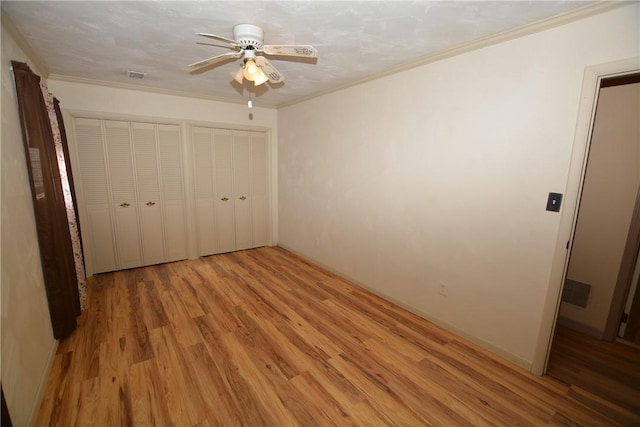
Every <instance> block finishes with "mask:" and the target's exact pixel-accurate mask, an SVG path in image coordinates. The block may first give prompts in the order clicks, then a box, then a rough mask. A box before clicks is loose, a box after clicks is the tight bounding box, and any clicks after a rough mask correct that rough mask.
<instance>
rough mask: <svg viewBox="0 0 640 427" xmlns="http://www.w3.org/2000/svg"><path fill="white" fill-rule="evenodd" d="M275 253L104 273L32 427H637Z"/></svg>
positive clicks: (624, 416)
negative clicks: (146, 426) (368, 426)
mask: <svg viewBox="0 0 640 427" xmlns="http://www.w3.org/2000/svg"><path fill="white" fill-rule="evenodd" d="M639 423H640V415H639V414H638V413H637V412H636V413H633V411H632V410H631V409H630V408H625V407H622V406H619V405H617V404H616V402H615V401H608V400H606V399H604V398H603V397H601V396H598V395H596V394H593V393H591V392H589V391H587V390H584V389H581V388H574V387H573V386H571V385H570V384H567V383H564V382H561V381H558V380H555V379H553V378H550V377H536V376H533V375H531V374H529V373H527V372H526V371H524V370H522V369H520V368H518V367H516V366H514V365H512V364H510V363H508V362H505V361H504V360H502V359H500V358H498V357H495V356H493V355H492V354H490V353H488V352H485V351H483V350H481V349H480V348H478V347H476V346H475V345H473V344H471V343H469V342H467V341H465V340H463V339H460V338H458V337H457V336H455V335H453V334H451V333H448V332H446V331H444V330H442V329H440V328H438V327H436V326H434V325H433V324H431V323H429V322H427V321H425V320H423V319H421V318H419V317H417V316H415V315H413V314H411V313H408V312H406V311H404V310H402V309H400V308H398V307H396V306H394V305H392V304H390V303H388V302H386V301H384V300H382V299H380V298H378V297H376V296H374V295H372V294H370V293H369V292H366V291H364V290H362V289H360V288H358V287H355V286H353V285H352V284H350V283H348V282H347V281H345V280H343V279H341V278H339V277H337V276H335V275H333V274H331V273H329V272H327V271H325V270H322V269H320V268H318V267H315V266H313V265H311V264H309V263H307V262H305V261H303V260H301V259H300V258H298V257H296V256H294V255H292V254H290V253H289V252H287V251H285V250H283V249H279V248H261V249H256V250H250V251H243V252H237V253H232V254H225V255H217V256H212V257H207V258H202V259H199V260H195V261H184V262H177V263H172V264H166V265H159V266H154V267H145V268H139V269H133V270H128V271H122V272H116V273H110V274H103V275H99V276H97V277H96V278H95V281H94V283H92V284H91V286H90V295H89V304H88V309H87V311H86V312H85V313H84V314H83V315H82V317H81V324H80V326H79V328H78V330H77V331H76V332H75V333H74V334H73V335H72V336H71V337H70V338H69V339H67V340H65V341H64V342H62V343H61V344H60V346H59V351H58V354H57V355H56V359H55V362H54V366H53V370H52V372H51V376H50V378H49V382H48V385H47V391H46V396H45V400H44V401H43V404H42V407H41V410H40V414H39V417H38V421H37V425H58V426H73V425H98V426H112V425H114V426H115V425H136V426H145V425H158V426H162V425H176V426H195V425H200V426H207V425H247V426H259V425H270V426H289V425H304V426H311V425H320V426H325V425H340V426H342V425H409V426H418V425H429V424H432V425H448V426H449V425H474V426H475V425H511V426H512V425H632V424H639Z"/></svg>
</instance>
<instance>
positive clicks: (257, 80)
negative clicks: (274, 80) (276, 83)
mask: <svg viewBox="0 0 640 427" xmlns="http://www.w3.org/2000/svg"><path fill="white" fill-rule="evenodd" d="M258 70H259V71H258V75H257V76H256V78H255V80H254V81H253V85H254V86H260V85H261V84H262V83H265V82H266V81H267V80H269V77H267V75H266V74H265V73H264V71H262V68H259V67H258Z"/></svg>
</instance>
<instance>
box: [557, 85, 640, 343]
mask: <svg viewBox="0 0 640 427" xmlns="http://www.w3.org/2000/svg"><path fill="white" fill-rule="evenodd" d="M639 118H640V83H636V84H629V85H623V86H614V87H607V88H603V89H601V90H600V95H599V98H598V108H597V112H596V116H595V122H594V126H593V135H592V137H591V146H590V149H589V163H588V165H587V170H586V175H585V182H584V190H583V191H582V197H581V202H580V213H579V215H578V221H577V225H576V233H575V237H574V240H573V246H572V249H571V260H570V262H569V268H568V272H567V278H569V279H572V280H577V281H579V282H583V283H588V284H590V285H591V292H590V295H589V301H588V304H587V307H586V308H582V307H578V306H575V305H571V304H567V303H563V305H562V310H561V312H560V314H561V315H562V317H563V318H565V319H570V320H572V321H573V322H578V323H580V324H581V325H584V326H587V327H588V329H589V330H593V331H594V332H598V333H600V335H602V333H604V329H605V327H606V324H607V317H608V315H609V309H610V307H611V301H612V298H613V292H614V290H615V287H616V283H617V280H618V273H619V271H620V263H621V262H622V255H623V252H624V248H625V244H626V242H627V235H628V234H629V227H630V225H631V217H632V215H633V208H634V205H635V201H636V195H637V193H638V185H640V123H639Z"/></svg>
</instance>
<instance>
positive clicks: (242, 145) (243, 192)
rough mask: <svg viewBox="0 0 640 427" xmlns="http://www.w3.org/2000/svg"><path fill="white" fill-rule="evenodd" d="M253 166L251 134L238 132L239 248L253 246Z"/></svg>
mask: <svg viewBox="0 0 640 427" xmlns="http://www.w3.org/2000/svg"><path fill="white" fill-rule="evenodd" d="M251 167H252V162H251V134H250V133H248V132H236V133H235V134H234V136H233V203H234V208H235V209H234V210H235V212H234V214H235V217H234V219H235V224H236V249H238V250H242V249H248V248H251V247H253V238H252V236H253V219H252V212H251V205H252V201H253V200H252V199H253V197H251V196H252V194H251Z"/></svg>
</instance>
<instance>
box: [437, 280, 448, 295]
mask: <svg viewBox="0 0 640 427" xmlns="http://www.w3.org/2000/svg"><path fill="white" fill-rule="evenodd" d="M438 293H439V294H440V295H442V296H443V297H446V296H447V285H446V284H445V283H440V290H439V291H438Z"/></svg>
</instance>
